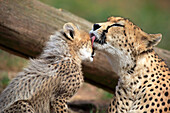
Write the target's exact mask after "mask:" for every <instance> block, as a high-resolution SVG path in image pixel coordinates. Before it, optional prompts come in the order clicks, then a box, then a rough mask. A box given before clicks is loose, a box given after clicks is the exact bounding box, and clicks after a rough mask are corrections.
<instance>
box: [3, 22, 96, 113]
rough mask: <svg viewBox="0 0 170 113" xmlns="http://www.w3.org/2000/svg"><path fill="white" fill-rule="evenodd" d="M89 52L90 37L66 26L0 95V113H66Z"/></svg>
mask: <svg viewBox="0 0 170 113" xmlns="http://www.w3.org/2000/svg"><path fill="white" fill-rule="evenodd" d="M92 52H93V49H92V45H91V40H90V36H89V34H88V33H86V32H84V31H81V30H79V29H78V28H77V27H76V26H75V25H73V24H72V23H66V24H65V25H64V26H63V30H61V31H60V32H57V33H56V34H55V35H52V36H51V37H50V40H49V41H48V42H47V45H46V47H45V48H44V50H43V53H42V54H41V55H40V56H39V57H38V58H37V59H33V60H31V61H30V64H29V65H28V67H27V68H25V69H24V70H23V71H22V72H20V73H19V74H18V76H17V77H16V78H14V79H13V80H12V81H11V83H10V84H9V85H8V87H7V88H6V89H5V90H4V91H3V92H2V93H1V95H0V113H22V112H29V113H50V112H55V113H67V112H68V108H67V104H66V103H67V101H68V100H69V99H70V98H71V97H72V96H73V95H74V94H75V93H76V92H77V90H78V89H79V88H80V86H81V84H82V82H83V76H82V66H81V62H82V61H92V60H93V58H92Z"/></svg>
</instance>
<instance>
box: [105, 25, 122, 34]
mask: <svg viewBox="0 0 170 113" xmlns="http://www.w3.org/2000/svg"><path fill="white" fill-rule="evenodd" d="M113 26H118V27H125V26H124V25H121V24H117V23H116V24H112V25H110V26H108V27H107V28H106V30H103V31H104V32H105V33H107V32H108V30H109V28H111V27H113Z"/></svg>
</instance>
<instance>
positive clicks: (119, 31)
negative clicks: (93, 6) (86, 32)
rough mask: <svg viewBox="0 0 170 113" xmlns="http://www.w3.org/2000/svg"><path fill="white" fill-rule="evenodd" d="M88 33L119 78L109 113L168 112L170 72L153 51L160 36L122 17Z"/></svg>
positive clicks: (100, 25) (169, 109)
mask: <svg viewBox="0 0 170 113" xmlns="http://www.w3.org/2000/svg"><path fill="white" fill-rule="evenodd" d="M90 34H91V37H94V36H95V43H94V47H95V48H96V49H97V50H99V51H102V52H104V53H106V54H107V57H108V59H109V61H110V63H111V65H112V67H113V70H114V71H115V72H116V73H117V74H118V75H119V77H120V78H119V82H118V85H117V86H116V91H115V96H114V97H113V99H112V101H111V103H110V106H109V109H108V112H109V113H169V112H170V71H169V68H168V66H167V65H166V63H165V61H164V60H162V59H161V58H160V57H159V56H158V54H156V53H155V51H154V50H153V47H154V46H156V45H157V44H158V43H159V41H160V40H161V38H162V35H161V34H148V33H145V32H144V31H143V30H141V29H140V28H139V27H137V26H136V25H134V24H133V23H132V22H131V21H129V20H128V19H125V18H121V17H110V18H109V19H108V21H107V22H103V23H97V24H94V26H93V29H92V30H91V31H90Z"/></svg>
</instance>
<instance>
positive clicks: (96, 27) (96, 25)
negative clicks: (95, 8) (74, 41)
mask: <svg viewBox="0 0 170 113" xmlns="http://www.w3.org/2000/svg"><path fill="white" fill-rule="evenodd" d="M100 27H101V26H100V25H99V24H94V25H93V31H95V30H97V29H99V28H100Z"/></svg>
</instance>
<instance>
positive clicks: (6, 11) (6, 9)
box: [0, 0, 170, 92]
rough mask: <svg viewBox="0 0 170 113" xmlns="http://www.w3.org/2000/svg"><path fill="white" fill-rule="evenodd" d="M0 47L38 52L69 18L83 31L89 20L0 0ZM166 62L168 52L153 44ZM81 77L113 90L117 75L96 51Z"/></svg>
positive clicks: (27, 0) (20, 0)
mask: <svg viewBox="0 0 170 113" xmlns="http://www.w3.org/2000/svg"><path fill="white" fill-rule="evenodd" d="M0 14H1V15H0V48H1V49H3V50H5V51H8V52H10V53H12V54H15V55H18V56H21V57H24V58H30V57H31V58H33V57H36V56H38V55H39V54H40V53H41V51H42V48H43V47H44V45H45V42H46V41H47V40H48V38H49V36H50V35H52V34H54V32H56V31H58V30H60V29H61V28H62V26H63V24H64V23H66V22H73V23H75V24H76V25H78V26H79V27H80V29H83V30H85V31H89V30H90V29H91V26H92V23H91V22H89V21H87V20H85V19H82V18H80V17H78V16H75V15H74V14H71V13H69V12H67V11H65V10H63V9H55V8H53V7H50V6H48V5H45V4H43V3H41V2H39V1H36V0H0ZM156 51H157V52H158V54H159V55H160V56H161V57H162V58H164V59H165V60H166V61H167V63H168V65H170V57H169V56H170V52H169V51H166V50H162V49H158V48H156ZM83 72H84V76H85V81H86V82H89V83H91V84H93V85H96V86H98V87H100V88H103V89H105V90H107V91H109V92H113V91H114V88H115V85H116V84H117V80H118V76H117V75H116V74H115V73H114V72H113V70H112V69H111V67H110V65H109V63H108V60H107V59H106V57H105V56H104V54H103V53H101V52H97V54H96V56H95V59H94V62H93V63H83Z"/></svg>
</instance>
